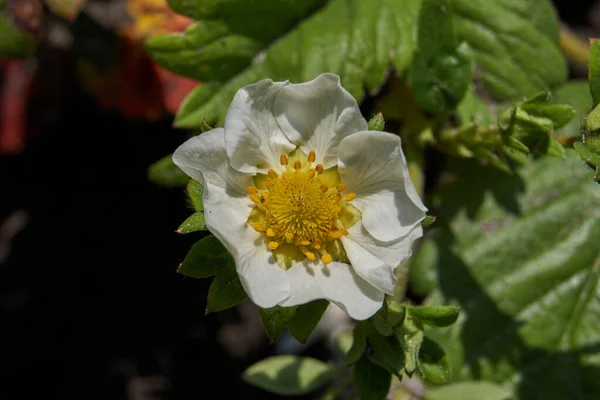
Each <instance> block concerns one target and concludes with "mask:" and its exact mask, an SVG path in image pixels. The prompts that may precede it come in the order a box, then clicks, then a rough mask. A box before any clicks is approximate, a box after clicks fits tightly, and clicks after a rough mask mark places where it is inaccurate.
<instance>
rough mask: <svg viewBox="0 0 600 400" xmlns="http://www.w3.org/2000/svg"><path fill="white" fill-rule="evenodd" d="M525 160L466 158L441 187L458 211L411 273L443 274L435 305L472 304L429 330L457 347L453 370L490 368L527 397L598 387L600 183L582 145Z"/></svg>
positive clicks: (462, 373) (589, 392) (437, 199)
mask: <svg viewBox="0 0 600 400" xmlns="http://www.w3.org/2000/svg"><path fill="white" fill-rule="evenodd" d="M516 172H517V174H515V175H505V174H501V173H499V172H497V171H493V170H492V169H490V168H484V167H482V166H478V165H477V164H474V163H470V162H466V161H464V160H458V159H456V160H454V166H453V168H452V170H451V171H449V172H448V173H449V174H451V175H453V176H456V177H457V178H456V179H454V181H453V182H451V183H446V184H443V185H441V186H440V188H439V189H438V191H437V192H436V193H435V194H434V198H433V199H432V202H433V204H437V205H438V207H436V213H437V215H438V217H439V218H440V219H442V218H443V220H446V221H450V223H449V226H448V227H447V228H445V229H439V230H438V232H437V235H436V237H435V238H433V240H432V242H431V243H433V245H434V246H435V247H436V248H437V250H436V251H435V257H420V256H417V257H416V258H415V259H414V260H413V264H412V265H411V268H412V269H413V271H412V273H413V275H417V276H418V275H421V274H422V273H425V274H426V275H428V274H431V273H433V274H434V275H435V277H436V281H437V288H436V289H435V290H434V291H433V293H431V295H430V296H429V298H428V299H427V302H426V305H429V306H434V305H443V304H456V305H458V306H460V307H461V310H462V313H463V315H462V317H461V318H460V319H459V320H458V321H457V322H456V323H455V324H454V325H452V326H451V327H449V328H442V329H438V328H430V329H428V331H427V333H428V336H431V337H432V338H433V339H435V340H436V341H437V342H439V343H440V344H441V345H442V346H443V348H444V349H445V350H446V351H447V352H448V357H449V359H450V361H451V363H452V370H453V380H455V381H462V380H472V379H485V380H492V381H494V382H498V383H502V384H505V385H507V387H511V388H514V391H515V393H517V395H518V398H522V399H531V398H541V399H544V398H547V399H562V398H576V399H584V400H585V399H590V400H592V399H595V398H596V397H597V393H598V392H599V391H600V382H599V381H598V379H597V377H598V371H600V347H599V346H598V343H600V330H599V329H598V310H600V296H599V292H598V291H599V290H600V285H598V283H599V282H600V261H599V260H600V248H599V246H598V237H600V236H599V235H600V209H599V208H598V204H600V188H599V187H598V185H593V184H591V183H590V179H589V170H588V168H587V167H586V165H585V163H584V162H583V161H582V160H581V159H579V157H576V155H575V154H574V152H573V151H572V150H567V159H566V160H563V159H559V158H553V157H542V158H540V159H539V160H537V161H536V162H534V163H529V164H527V165H524V166H522V167H520V168H518V169H517V171H516ZM463 177H464V178H463ZM467 188H468V189H467ZM428 249H431V247H430V246H429V247H428Z"/></svg>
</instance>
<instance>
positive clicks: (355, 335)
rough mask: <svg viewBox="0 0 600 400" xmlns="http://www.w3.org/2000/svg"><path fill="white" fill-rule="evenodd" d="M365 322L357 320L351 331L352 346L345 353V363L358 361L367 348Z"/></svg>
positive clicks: (349, 363)
mask: <svg viewBox="0 0 600 400" xmlns="http://www.w3.org/2000/svg"><path fill="white" fill-rule="evenodd" d="M364 325H365V322H358V323H357V324H356V326H355V327H354V331H353V332H352V347H350V350H348V353H346V363H347V364H348V365H351V364H354V363H356V362H358V360H359V359H360V358H361V357H362V356H363V354H364V353H365V349H366V348H367V338H366V336H365V327H364Z"/></svg>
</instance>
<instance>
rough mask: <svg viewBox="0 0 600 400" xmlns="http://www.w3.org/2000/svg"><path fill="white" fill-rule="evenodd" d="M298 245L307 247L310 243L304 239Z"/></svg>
mask: <svg viewBox="0 0 600 400" xmlns="http://www.w3.org/2000/svg"><path fill="white" fill-rule="evenodd" d="M300 244H301V245H303V246H308V245H309V244H310V242H309V241H308V240H306V239H304V240H301V241H300Z"/></svg>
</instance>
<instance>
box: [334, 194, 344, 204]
mask: <svg viewBox="0 0 600 400" xmlns="http://www.w3.org/2000/svg"><path fill="white" fill-rule="evenodd" d="M333 201H334V203H339V202H340V201H342V195H341V194H339V193H336V195H335V196H333Z"/></svg>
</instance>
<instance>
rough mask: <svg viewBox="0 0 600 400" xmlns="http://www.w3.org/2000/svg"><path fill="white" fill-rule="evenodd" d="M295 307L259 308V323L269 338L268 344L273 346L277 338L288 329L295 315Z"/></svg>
mask: <svg viewBox="0 0 600 400" xmlns="http://www.w3.org/2000/svg"><path fill="white" fill-rule="evenodd" d="M296 309H297V307H296V306H295V307H281V306H275V307H272V308H259V313H260V321H261V322H262V325H263V328H264V329H265V332H266V334H267V337H268V338H269V343H271V344H273V343H275V342H276V341H277V339H279V336H281V334H282V333H283V332H284V331H285V329H286V328H287V327H288V325H289V323H290V321H291V320H292V318H293V317H294V314H295V313H296Z"/></svg>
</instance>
